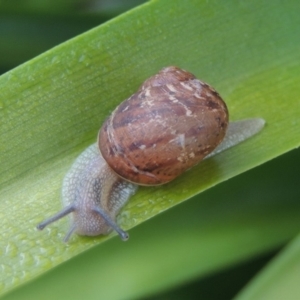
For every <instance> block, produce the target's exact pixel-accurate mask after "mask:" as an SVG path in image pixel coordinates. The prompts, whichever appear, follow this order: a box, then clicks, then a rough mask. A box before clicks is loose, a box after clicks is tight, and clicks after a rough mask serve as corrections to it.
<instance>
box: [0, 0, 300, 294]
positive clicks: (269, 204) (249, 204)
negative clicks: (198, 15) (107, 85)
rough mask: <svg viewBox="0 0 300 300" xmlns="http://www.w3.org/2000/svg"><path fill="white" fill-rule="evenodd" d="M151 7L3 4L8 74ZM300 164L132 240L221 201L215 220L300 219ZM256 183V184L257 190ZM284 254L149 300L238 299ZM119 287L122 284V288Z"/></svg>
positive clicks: (1, 32) (61, 270) (265, 168)
mask: <svg viewBox="0 0 300 300" xmlns="http://www.w3.org/2000/svg"><path fill="white" fill-rule="evenodd" d="M144 2H145V1H139V0H130V1H129V0H126V1H122V0H111V1H109V0H105V1H101V0H98V1H96V0H94V1H85V0H76V1H74V0H73V1H72V0H61V1H50V0H49V1H47V0H27V1H25V0H24V1H22V3H20V1H12V0H2V1H1V2H0V72H1V73H5V72H7V71H9V70H10V69H12V68H14V67H17V66H18V65H20V64H22V63H23V62H26V61H27V60H30V59H32V58H34V57H35V56H37V55H39V54H40V53H43V52H44V51H47V50H48V49H50V48H52V47H55V46H56V45H58V44H60V43H62V42H64V41H66V40H68V39H70V38H72V37H75V36H76V35H78V34H80V33H83V32H85V31H87V30H89V29H91V28H93V27H95V26H98V25H100V24H101V23H103V22H105V21H107V20H109V19H111V18H113V17H116V16H117V15H119V14H121V13H123V12H126V11H127V10H129V9H131V8H133V7H135V6H136V5H139V4H142V3H144ZM299 36H300V33H299ZM299 161H300V151H299V149H298V150H294V151H291V152H289V153H287V154H285V155H284V156H282V157H278V158H276V159H274V160H272V161H270V162H268V163H266V164H264V165H262V166H260V167H258V168H256V169H253V170H251V171H249V172H247V173H245V174H242V175H240V176H238V177H235V178H234V179H231V180H230V181H229V182H226V183H223V184H220V185H219V186H217V187H215V188H214V189H211V190H208V191H206V192H204V193H202V194H201V195H199V196H197V197H194V198H193V199H191V200H190V201H187V202H185V203H184V204H181V205H179V206H177V207H175V208H173V209H171V210H170V211H168V212H167V213H163V214H161V215H159V216H157V217H155V218H153V219H151V220H150V221H148V222H146V223H144V224H142V225H140V226H138V227H136V228H134V229H133V230H132V233H131V236H132V237H134V236H135V238H134V239H138V237H139V236H140V238H143V237H145V235H146V234H147V233H150V229H151V228H153V227H155V228H159V227H160V223H161V224H162V223H167V222H168V221H169V220H170V221H171V220H173V219H174V218H175V219H177V218H180V213H181V212H182V210H186V211H187V212H189V213H190V215H191V218H190V222H197V216H193V212H194V211H196V210H197V207H198V206H199V198H201V205H205V203H208V202H209V203H211V202H212V201H214V202H215V205H214V208H215V213H221V214H224V216H225V217H227V218H231V217H232V216H233V215H234V214H240V215H241V216H245V219H246V216H247V215H248V214H254V215H255V214H257V216H258V219H260V218H261V215H263V214H268V213H269V212H272V211H273V210H274V211H275V210H277V209H278V210H283V211H284V210H285V209H286V210H287V211H290V210H295V211H300V203H299V196H300V189H299ZM249 182H251V183H252V184H251V185H249V184H248V183H249ZM224 197H226V198H229V199H233V200H232V201H229V202H227V203H226V205H228V206H226V207H225V204H224V203H222V201H220V199H222V198H224ZM234 199H235V200H234ZM236 199H238V200H239V201H237V200H236ZM203 203H204V204H203ZM198 209H199V208H198ZM203 217H204V216H203ZM287 217H288V216H287ZM241 218H242V217H241ZM241 222H242V221H241ZM274 222H276V214H274ZM299 224H300V222H299ZM295 234H296V231H295ZM286 242H288V240H287V241H286ZM116 243H118V241H116V240H115V239H113V240H110V241H108V242H106V243H105V245H104V246H103V248H104V249H100V252H101V251H104V252H105V251H110V247H111V248H114V245H115V244H116ZM284 246H285V245H283V244H282V245H277V246H276V247H274V248H272V249H268V251H263V252H262V253H259V255H257V256H254V257H252V258H250V259H248V260H243V259H241V262H240V263H239V264H238V265H236V264H235V263H234V264H232V265H227V266H224V267H223V268H222V269H221V270H220V269H219V270H215V271H214V272H212V271H210V272H208V273H207V274H206V276H203V274H202V275H201V277H200V278H197V274H195V276H194V277H193V278H191V279H189V280H188V279H186V278H183V280H182V282H181V283H180V284H178V285H177V286H174V287H173V288H171V289H167V290H162V291H161V292H158V293H157V294H156V295H152V296H147V295H145V296H144V297H143V298H142V299H224V300H225V299H232V297H233V296H234V295H236V294H237V293H238V292H239V291H240V290H241V289H242V288H243V287H244V286H245V285H246V284H247V283H248V282H249V281H250V280H251V279H252V278H253V277H255V275H256V274H257V273H258V272H259V271H260V270H261V269H263V267H264V266H265V265H266V264H267V263H268V262H269V261H270V260H271V259H272V258H274V256H275V255H276V254H277V253H278V251H280V250H281V249H282V247H284ZM245 247H247V245H245ZM89 252H90V253H89V254H90V255H91V256H93V255H94V256H95V259H99V256H100V254H99V249H98V248H96V249H92V250H90V251H89ZM81 263H82V262H81V261H80V256H79V257H76V258H74V259H72V260H71V261H69V262H67V263H65V264H63V266H59V267H58V268H56V269H55V270H52V271H51V272H49V273H47V274H46V275H44V276H42V277H41V278H39V279H38V280H36V281H35V282H34V283H33V284H29V285H28V286H24V287H21V288H20V289H19V290H16V291H14V292H13V293H11V295H8V296H7V298H8V299H14V297H20V296H21V295H23V296H25V295H26V293H28V295H31V294H30V293H32V289H34V290H38V289H41V290H43V285H44V283H45V282H48V281H51V280H57V282H59V277H60V276H72V275H71V274H72V272H76V270H77V268H78V264H79V265H80V264H81ZM75 266H76V267H75ZM117 285H118V283H117V282H116V288H117ZM4 298H6V297H4Z"/></svg>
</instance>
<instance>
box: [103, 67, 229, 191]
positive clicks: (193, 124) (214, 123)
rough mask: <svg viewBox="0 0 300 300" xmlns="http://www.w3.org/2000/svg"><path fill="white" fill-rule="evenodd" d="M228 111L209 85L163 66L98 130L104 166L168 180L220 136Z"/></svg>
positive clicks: (144, 181)
mask: <svg viewBox="0 0 300 300" xmlns="http://www.w3.org/2000/svg"><path fill="white" fill-rule="evenodd" d="M227 125H228V110H227V107H226V104H225V103H224V101H223V100H222V98H221V97H220V96H219V94H218V93H217V92H216V91H215V90H214V89H213V88H212V87H210V86H209V85H208V84H206V83H204V82H202V81H200V80H198V79H196V78H195V76H194V75H193V74H191V73H189V72H187V71H184V70H181V69H179V68H178V67H174V66H171V67H167V68H163V69H162V70H161V71H160V72H159V73H158V74H156V75H154V76H152V77H150V78H149V79H147V80H146V81H145V82H144V83H143V85H142V86H141V87H140V88H139V90H138V91H137V92H136V93H135V94H133V95H132V96H131V97H130V98H128V99H127V100H125V101H124V102H122V103H121V104H120V105H119V106H118V107H117V108H116V109H115V110H114V111H113V113H112V114H111V116H110V117H109V118H108V119H107V120H106V121H105V123H104V124H103V126H102V128H101V129H100V132H99V136H98V145H99V148H100V151H101V153H102V155H103V157H104V159H105V160H106V162H107V163H108V165H109V166H110V167H111V168H112V169H113V170H114V171H115V172H116V173H117V174H118V175H119V176H121V177H123V178H124V179H126V180H128V181H131V182H134V183H137V184H140V185H159V184H163V183H166V182H169V181H171V180H173V179H174V178H176V177H177V176H179V175H180V174H182V173H183V172H184V171H185V170H187V169H189V168H191V167H192V166H194V165H196V164H197V163H199V162H200V161H201V160H202V159H203V158H204V157H205V156H206V155H207V154H209V153H210V152H211V151H213V150H214V149H215V148H216V146H217V145H218V144H220V143H221V141H222V140H223V138H224V136H225V133H226V129H227Z"/></svg>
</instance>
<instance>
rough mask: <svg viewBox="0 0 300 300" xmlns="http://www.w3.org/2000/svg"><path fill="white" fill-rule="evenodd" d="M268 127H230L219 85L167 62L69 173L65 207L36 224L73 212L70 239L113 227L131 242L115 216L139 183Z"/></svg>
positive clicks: (161, 178) (254, 123) (173, 173)
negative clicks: (73, 235) (217, 86)
mask: <svg viewBox="0 0 300 300" xmlns="http://www.w3.org/2000/svg"><path fill="white" fill-rule="evenodd" d="M263 125H264V121H263V120H262V119H249V120H244V121H240V122H235V123H230V124H229V126H228V110H227V107H226V104H225V102H224V101H223V100H222V98H221V97H220V96H219V94H218V93H217V92H216V91H215V90H214V89H213V88H211V87H210V86H209V85H208V84H206V83H204V82H202V81H200V80H198V79H196V78H195V76H194V75H193V74H191V73H189V72H187V71H184V70H181V69H179V68H177V67H167V68H164V69H162V70H161V71H160V72H159V73H158V74H156V75H154V76H152V77H150V78H149V79H148V80H146V81H145V82H144V83H143V85H142V86H141V87H140V88H139V90H138V91H137V92H136V93H135V94H133V95H132V96H131V97H129V98H128V99H127V100H125V101H124V102H122V103H121V104H120V105H119V106H118V107H117V108H116V109H115V110H114V111H113V112H112V114H111V115H110V116H109V118H108V119H107V120H106V121H105V123H104V124H103V126H102V127H101V129H100V131H99V134H98V141H97V144H94V145H92V146H90V147H88V148H87V149H86V150H85V151H84V152H83V153H82V154H81V155H80V156H79V157H78V158H77V160H76V161H75V162H74V164H73V166H72V167H71V169H70V171H69V172H68V173H67V175H66V176H65V178H64V181H63V188H62V198H63V202H64V206H65V207H64V209H63V210H62V211H60V212H59V213H57V214H56V215H54V216H53V217H51V218H49V219H47V220H45V221H44V222H42V223H40V224H39V225H38V226H37V227H38V229H43V228H44V227H45V226H47V225H48V224H50V223H52V222H54V221H56V220H58V219H60V218H62V217H64V216H65V215H67V214H70V213H72V220H71V228H70V230H69V232H68V233H67V235H66V237H65V241H67V240H68V239H69V237H70V236H71V234H72V233H73V232H76V233H78V234H80V235H91V236H93V235H99V234H108V233H109V232H110V231H111V230H112V229H114V230H115V231H117V232H118V234H119V235H120V236H121V238H122V239H123V240H126V239H127V238H128V234H127V233H126V232H125V231H123V230H122V229H121V228H120V227H119V226H118V225H117V224H116V221H115V218H116V215H117V214H118V212H119V211H120V209H121V208H122V207H123V206H124V204H125V203H126V202H127V201H128V199H129V198H130V196H131V195H132V194H134V192H135V191H136V189H137V187H138V185H161V184H164V183H167V182H169V181H171V180H173V179H175V178H176V177H177V176H179V175H180V174H182V173H183V172H185V171H186V170H187V169H189V168H191V167H192V166H194V165H196V164H198V163H199V162H200V161H201V160H202V159H204V158H205V157H208V156H212V155H213V154H214V153H217V152H220V151H223V150H224V149H226V148H228V147H231V146H233V145H235V144H237V143H239V142H241V141H242V140H244V139H246V138H248V137H250V136H252V135H253V134H255V133H256V132H258V131H259V130H260V129H261V128H262V127H263ZM227 129H228V130H227ZM224 137H225V139H224ZM223 140H224V141H223ZM222 141H223V143H221V142H222ZM222 145H223V146H222Z"/></svg>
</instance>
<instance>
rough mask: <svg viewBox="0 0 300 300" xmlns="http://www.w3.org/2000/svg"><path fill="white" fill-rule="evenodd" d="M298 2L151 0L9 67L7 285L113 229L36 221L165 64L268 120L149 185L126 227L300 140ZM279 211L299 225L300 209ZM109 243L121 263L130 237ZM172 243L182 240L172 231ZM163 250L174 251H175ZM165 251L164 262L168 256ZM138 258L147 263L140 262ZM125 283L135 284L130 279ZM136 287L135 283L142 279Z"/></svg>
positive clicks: (4, 104) (5, 92) (4, 174)
mask: <svg viewBox="0 0 300 300" xmlns="http://www.w3.org/2000/svg"><path fill="white" fill-rule="evenodd" d="M298 7H299V4H298V2H297V1H289V2H287V3H282V2H281V1H273V2H272V3H268V2H261V1H252V2H251V3H246V2H238V1H232V2H230V3H225V2H224V3H223V2H222V1H211V2H209V3H205V2H204V1H203V2H202V1H196V0H195V1H192V0H191V1H184V2H183V1H179V0H176V1H175V0H174V1H172V2H170V1H167V0H160V1H159V0H157V1H151V2H149V3H147V4H145V5H143V6H140V7H139V8H136V9H134V10H132V11H130V12H128V13H125V14H124V15H122V16H120V17H118V18H116V19H114V20H112V21H110V22H107V23H106V24H104V25H102V26H100V27H97V28H95V29H93V30H91V31H89V32H86V33H85V34H83V35H80V36H78V37H76V38H74V39H72V40H70V41H68V42H66V43H64V44H62V45H60V46H58V47H56V48H54V49H51V50H50V51H48V52H46V53H44V54H43V55H41V56H39V57H37V58H35V59H33V60H31V61H29V62H28V63H26V64H24V65H22V66H20V67H18V68H16V69H14V70H12V71H11V72H8V73H7V74H5V75H3V76H2V77H1V78H0V88H1V95H0V120H1V132H0V150H1V158H0V159H1V161H0V165H1V173H0V187H1V199H0V212H1V213H0V214H1V228H2V235H1V240H0V249H1V251H2V255H1V261H0V265H1V268H2V271H3V272H2V273H1V275H0V276H2V277H1V281H0V282H1V283H0V288H1V289H2V292H3V293H4V292H7V291H8V290H10V289H12V288H13V287H16V286H18V285H19V284H22V283H25V282H27V281H28V280H30V279H32V278H35V277H36V276H37V275H39V274H42V273H43V272H45V271H47V270H50V269H51V268H53V267H55V266H57V265H58V264H60V263H62V262H64V261H66V260H68V259H70V258H72V257H73V256H75V255H77V254H79V253H81V252H83V251H85V250H87V249H89V248H91V247H92V246H94V245H97V244H99V243H101V242H102V241H105V240H106V239H107V237H97V238H86V237H73V238H72V239H71V241H70V243H69V244H68V245H65V244H63V243H62V242H61V239H62V237H63V236H64V234H65V232H66V230H67V226H68V225H67V222H66V220H64V221H61V222H58V223H56V224H53V225H52V226H51V227H49V228H48V229H47V230H46V231H45V232H38V231H37V230H36V229H35V225H36V224H37V223H38V222H39V221H41V220H42V219H44V218H45V217H47V216H49V215H51V214H53V213H54V212H56V211H57V210H59V209H60V206H61V205H60V201H59V199H60V188H61V180H62V178H63V176H64V174H65V173H66V171H67V170H68V168H69V166H70V165H71V163H72V161H73V160H74V159H75V157H76V156H77V155H78V154H79V153H80V152H81V151H82V150H83V149H84V148H85V147H86V146H87V145H89V144H91V143H92V142H94V141H95V138H96V135H97V131H98V129H99V127H100V125H101V123H102V122H103V120H104V119H105V118H106V117H107V116H108V115H109V113H110V111H111V110H112V109H113V108H114V107H115V106H116V105H117V104H118V103H119V102H120V101H122V100H123V99H125V98H126V97H128V96H129V95H130V94H132V93H133V92H134V91H135V90H136V89H137V88H138V86H139V85H140V84H141V83H142V82H143V81H144V80H145V79H146V78H147V77H148V76H150V75H153V74H154V73H156V72H157V71H158V70H159V69H161V68H162V67H163V66H167V65H178V66H180V67H182V68H185V69H187V70H189V71H191V72H193V73H195V74H196V75H197V76H198V77H199V78H201V79H203V80H205V81H207V82H209V83H210V84H212V85H213V86H214V87H215V88H216V89H217V90H218V91H219V92H220V93H221V95H223V97H224V98H225V99H226V102H227V104H228V107H229V111H230V116H231V120H238V119H243V118H249V117H262V118H264V119H265V120H266V121H267V126H266V128H265V129H264V130H263V131H262V132H261V133H260V134H259V135H257V136H256V137H254V138H252V139H250V140H248V141H246V142H245V143H243V144H241V145H239V146H237V147H234V149H231V150H228V151H226V152H223V153H221V154H219V155H217V156H216V157H214V158H211V159H208V160H207V161H205V162H203V163H202V164H200V165H199V166H197V167H195V168H193V169H191V170H190V171H188V172H186V174H184V175H182V176H181V177H180V178H178V179H177V180H175V181H174V182H172V183H170V184H167V185H165V186H161V187H158V188H140V190H139V192H138V193H137V194H136V195H135V196H134V197H133V198H132V200H131V201H130V202H129V203H128V205H126V207H125V208H124V210H123V211H122V213H121V214H120V217H119V221H120V222H121V224H122V227H124V228H125V229H129V228H132V227H134V226H136V225H138V224H140V223H141V222H143V221H145V220H147V219H149V218H151V217H153V216H155V215H156V214H158V213H160V212H163V211H165V210H167V209H169V208H171V207H173V206H174V205H177V204H179V203H181V202H182V201H184V200H186V199H188V198H190V197H192V196H194V195H196V194H198V193H199V192H201V191H204V190H205V189H207V188H209V187H212V186H214V185H216V184H218V183H220V182H222V181H225V180H226V179H229V178H231V177H233V176H236V175H238V174H240V173H242V172H244V171H246V170H248V169H250V168H253V167H255V166H257V165H259V164H261V163H264V162H266V161H268V160H270V159H272V158H274V157H276V156H278V155H280V154H282V153H285V152H287V151H289V150H291V149H293V148H296V147H298V146H299V144H300V139H299V133H300V126H299V123H300V120H299V113H300V99H299V96H298V95H299V92H300V86H299V84H298V83H299V77H300V75H299V74H300V72H299V71H300V65H299V61H300V60H299V58H300V54H299V51H298V48H299V47H297V46H299V39H298V33H299V22H298V13H297V8H298ZM224 201H227V199H224ZM208 205H209V204H208ZM212 205H213V204H212ZM210 209H212V210H213V209H214V207H213V206H211V207H210ZM279 216H281V217H280V218H282V219H281V220H283V221H285V222H287V223H286V224H287V227H288V228H289V226H290V225H291V224H290V223H289V222H290V221H291V220H286V217H285V215H284V214H282V215H280V213H279ZM294 220H295V219H293V218H292V221H293V222H292V225H294V226H295V221H294ZM289 224H290V225H289ZM217 225H218V224H217V223H216V226H217ZM182 226H184V223H182ZM233 226H236V225H233ZM221 228H222V227H221ZM229 228H230V226H229ZM267 228H268V229H270V227H267ZM293 228H294V227H293V226H291V228H290V229H289V230H287V231H286V232H285V233H284V234H283V235H279V236H276V238H274V239H273V240H270V241H266V242H263V241H261V240H260V244H258V245H256V246H257V247H254V248H252V249H251V251H250V252H251V253H255V252H256V251H258V249H260V251H262V249H268V248H269V247H271V246H274V245H275V244H276V245H277V244H279V243H281V242H283V241H285V240H286V239H287V238H290V236H291V232H295V231H293ZM162 234H163V233H162ZM181 237H182V236H181ZM209 238H210V237H209V236H208V239H209ZM220 238H221V239H222V238H224V236H222V234H220ZM133 239H134V238H132V240H133ZM191 240H192V239H187V240H185V239H184V238H182V240H181V241H180V243H181V244H182V245H184V247H185V248H186V247H189V242H190V241H191ZM111 242H113V243H114V246H113V249H115V252H114V253H116V254H115V256H114V257H113V258H114V259H116V262H118V260H119V259H121V257H118V254H117V253H118V248H120V247H126V245H121V244H119V242H117V241H111ZM116 243H117V244H116ZM129 243H132V241H130V242H129ZM150 244H151V243H150ZM201 246H202V245H201ZM214 246H215V247H216V246H217V244H214ZM137 247H138V246H137ZM170 247H171V248H170V249H172V247H176V244H174V243H173V240H172V241H171V242H170ZM203 247H204V251H211V249H210V248H205V245H203ZM142 249H144V248H142ZM212 249H215V250H214V251H215V252H212V253H214V255H212V257H211V260H210V261H208V264H209V263H211V264H212V262H213V261H214V257H217V256H219V252H218V249H217V248H214V247H213V248H212ZM231 254H232V255H233V257H235V255H237V253H236V252H235V253H231ZM107 255H109V254H107ZM248 255H250V254H249V253H248ZM116 256H117V258H116ZM159 257H161V259H166V258H167V257H168V252H162V253H161V254H160V256H159ZM196 258H198V257H194V260H193V261H191V262H190V265H193V264H194V263H195V259H196ZM133 260H134V257H133ZM103 261H106V259H105V257H103ZM107 261H109V260H107ZM131 262H132V261H131ZM157 262H158V265H159V259H158V261H157ZM170 263H171V262H170ZM172 263H174V260H173V262H172ZM221 265H222V263H221V260H220V261H219V266H221ZM126 267H127V268H130V266H129V265H126ZM135 267H136V268H137V272H138V273H139V274H140V272H141V270H140V269H138V265H135ZM216 267H217V266H216ZM157 272H159V270H157ZM157 272H156V273H155V274H157ZM113 273H114V272H113ZM113 273H112V274H110V275H109V274H106V275H105V278H108V279H109V278H110V279H111V281H109V282H107V284H108V286H109V287H110V289H112V290H116V287H115V286H116V285H115V282H114V280H113V276H114V275H113ZM178 276H180V274H179V275H178ZM162 277H167V276H162ZM99 278H100V277H99ZM143 278H145V277H143ZM145 280H146V279H145ZM156 280H162V278H161V277H159V278H156ZM100 281H101V280H100V279H99V282H100ZM145 282H146V281H145ZM118 284H123V285H125V286H126V278H125V279H124V282H118ZM150 284H151V283H149V285H150ZM162 284H163V282H162ZM148 288H151V287H150V286H149V287H148ZM129 290H130V293H132V294H134V293H135V291H136V292H137V291H138V290H139V288H138V287H137V286H131V287H130V289H129ZM115 297H116V298H118V297H120V295H119V296H118V295H117V294H116V295H115Z"/></svg>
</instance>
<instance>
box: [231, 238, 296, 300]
mask: <svg viewBox="0 0 300 300" xmlns="http://www.w3.org/2000/svg"><path fill="white" fill-rule="evenodd" d="M299 276H300V236H299V235H298V237H297V238H296V239H295V240H294V241H293V242H292V243H290V244H289V245H288V246H287V247H286V248H285V249H284V251H282V253H280V254H279V255H278V256H277V257H276V258H275V259H274V260H273V261H272V262H271V263H270V264H269V265H268V266H267V267H266V268H265V269H264V270H263V271H262V272H261V273H260V274H259V275H258V276H257V277H255V279H254V280H253V281H252V282H251V283H250V284H249V285H248V286H247V287H246V288H245V289H244V290H242V292H241V293H240V294H239V295H238V296H237V297H236V298H235V299H236V300H251V299H255V300H260V299H264V300H268V299H272V300H274V299H299V297H300V288H299Z"/></svg>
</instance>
